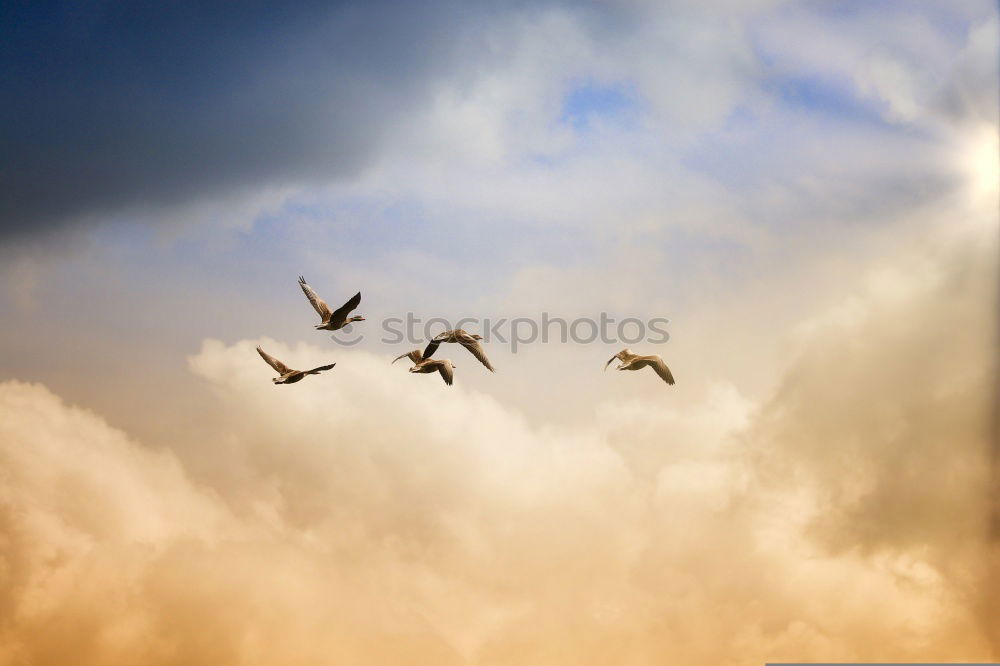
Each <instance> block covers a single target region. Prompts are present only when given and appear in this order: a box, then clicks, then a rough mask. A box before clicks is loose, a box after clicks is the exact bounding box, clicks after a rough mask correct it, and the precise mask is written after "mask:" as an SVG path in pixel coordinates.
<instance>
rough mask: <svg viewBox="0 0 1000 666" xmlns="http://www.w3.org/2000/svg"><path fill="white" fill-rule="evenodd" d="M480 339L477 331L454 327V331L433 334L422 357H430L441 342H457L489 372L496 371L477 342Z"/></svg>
mask: <svg viewBox="0 0 1000 666" xmlns="http://www.w3.org/2000/svg"><path fill="white" fill-rule="evenodd" d="M482 339H483V336H481V335H479V334H478V333H472V334H469V333H466V332H465V331H463V330H462V329H460V328H456V329H455V330H454V331H445V332H444V333H439V334H438V335H435V336H434V337H433V338H432V339H431V341H430V342H429V343H428V344H427V347H426V348H425V349H424V358H425V359H427V358H430V357H431V356H432V355H433V354H434V352H436V351H437V348H438V347H439V346H440V345H441V343H442V342H457V343H458V344H460V345H462V346H463V347H465V348H466V349H468V350H469V351H470V352H472V355H473V356H475V357H476V359H478V360H479V362H480V363H482V364H483V365H485V366H486V368H487V369H488V370H489V371H490V372H496V370H494V369H493V366H492V365H490V359H488V358H486V352H485V351H483V345H482V344H480V342H479V341H480V340H482Z"/></svg>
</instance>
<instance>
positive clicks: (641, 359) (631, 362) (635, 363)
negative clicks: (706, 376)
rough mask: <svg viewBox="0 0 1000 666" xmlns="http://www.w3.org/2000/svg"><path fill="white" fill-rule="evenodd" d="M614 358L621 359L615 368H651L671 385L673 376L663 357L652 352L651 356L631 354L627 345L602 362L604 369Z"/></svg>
mask: <svg viewBox="0 0 1000 666" xmlns="http://www.w3.org/2000/svg"><path fill="white" fill-rule="evenodd" d="M615 359H618V360H619V361H621V363H620V364H619V365H618V367H617V368H615V369H616V370H642V369H643V368H652V369H653V372H655V373H656V374H658V375H659V376H660V379H662V380H663V381H665V382H666V383H668V384H670V385H673V383H674V376H673V375H672V374H670V368H668V367H667V364H666V363H664V362H663V359H662V358H660V357H659V356H657V355H655V354H653V355H652V356H639V355H638V354H633V353H632V351H631V350H630V349H628V348H627V347H626V348H625V349H623V350H621V351H620V352H618V353H617V354H615V355H614V356H612V357H611V358H610V359H608V362H607V363H605V364H604V369H605V370H607V369H608V366H609V365H611V362H612V361H614V360H615Z"/></svg>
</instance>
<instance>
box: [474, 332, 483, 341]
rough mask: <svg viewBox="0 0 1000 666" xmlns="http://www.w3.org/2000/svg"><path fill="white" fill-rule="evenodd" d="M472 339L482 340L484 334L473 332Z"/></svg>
mask: <svg viewBox="0 0 1000 666" xmlns="http://www.w3.org/2000/svg"><path fill="white" fill-rule="evenodd" d="M472 339H473V340H482V339H483V336H481V335H479V334H478V333H473V334H472Z"/></svg>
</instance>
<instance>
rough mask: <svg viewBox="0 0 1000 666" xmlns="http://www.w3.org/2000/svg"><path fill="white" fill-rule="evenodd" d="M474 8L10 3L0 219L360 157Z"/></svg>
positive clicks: (307, 170)
mask: <svg viewBox="0 0 1000 666" xmlns="http://www.w3.org/2000/svg"><path fill="white" fill-rule="evenodd" d="M469 12H470V10H469V9H468V8H467V6H463V7H457V6H453V5H448V4H446V3H420V5H419V6H417V5H416V4H415V3H391V4H390V3H336V4H332V3H310V4H305V3H287V4H286V3H278V2H273V3H271V2H263V1H260V2H248V3H241V4H237V3H194V2H191V3H174V2H169V3H116V2H87V3H35V2H8V3H4V4H3V8H2V9H0V72H2V74H0V95H2V101H3V103H2V105H0V126H2V128H3V129H2V130H0V235H2V236H5V237H8V238H10V237H13V236H19V235H23V234H27V233H39V232H44V231H46V230H50V229H52V228H55V227H62V226H64V225H66V224H68V223H70V222H73V221H80V220H85V219H88V218H90V217H93V216H95V215H98V214H102V213H108V212H112V211H115V210H119V209H122V208H125V207H128V206H135V205H150V206H162V205H170V204H172V203H176V202H180V201H186V200H190V199H197V198H200V197H205V196H208V195H213V194H220V193H232V192H240V191H242V190H245V189H249V188H252V187H254V186H259V185H262V184H265V183H267V184H277V185H280V184H282V183H286V182H290V181H294V182H308V181H309V180H311V179H328V178H330V177H337V176H342V175H345V174H351V173H356V172H357V171H358V170H359V169H360V168H363V166H364V165H365V163H366V161H367V160H369V159H370V158H371V157H372V155H373V153H374V151H375V150H377V148H378V146H379V142H380V140H382V138H383V137H384V134H385V132H384V130H385V129H386V128H387V127H390V126H392V125H393V124H394V123H399V122H401V121H402V120H403V119H404V118H405V117H406V116H407V114H409V113H412V112H413V110H414V109H415V108H416V107H419V105H420V104H421V103H422V101H424V100H426V99H427V98H428V91H429V89H430V87H431V86H432V85H433V82H434V80H435V77H436V76H440V75H444V73H445V72H446V71H447V70H448V68H449V67H451V66H452V63H455V62H456V58H454V57H453V56H454V52H455V49H456V48H457V47H458V45H459V43H460V42H461V40H462V33H461V32H460V30H459V28H460V26H463V25H467V24H468V23H469V21H468V18H469V16H468V14H469ZM471 23H472V24H475V23H476V21H472V22H471Z"/></svg>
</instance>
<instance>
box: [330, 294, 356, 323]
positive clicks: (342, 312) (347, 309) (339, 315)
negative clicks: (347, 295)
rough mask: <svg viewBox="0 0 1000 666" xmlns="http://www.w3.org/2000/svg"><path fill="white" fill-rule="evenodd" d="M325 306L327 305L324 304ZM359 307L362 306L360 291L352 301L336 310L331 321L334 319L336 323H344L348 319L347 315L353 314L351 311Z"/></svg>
mask: <svg viewBox="0 0 1000 666" xmlns="http://www.w3.org/2000/svg"><path fill="white" fill-rule="evenodd" d="M323 305H326V303H324V304H323ZM359 305H361V292H360V291H359V292H358V293H356V294H354V296H352V297H351V300H349V301H347V302H346V303H344V304H343V305H341V306H340V307H339V308H337V309H336V310H334V311H333V315H332V316H331V317H330V319H332V320H334V321H342V320H344V319H347V315H349V314H351V310H354V309H355V308H357V307H358V306H359Z"/></svg>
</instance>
